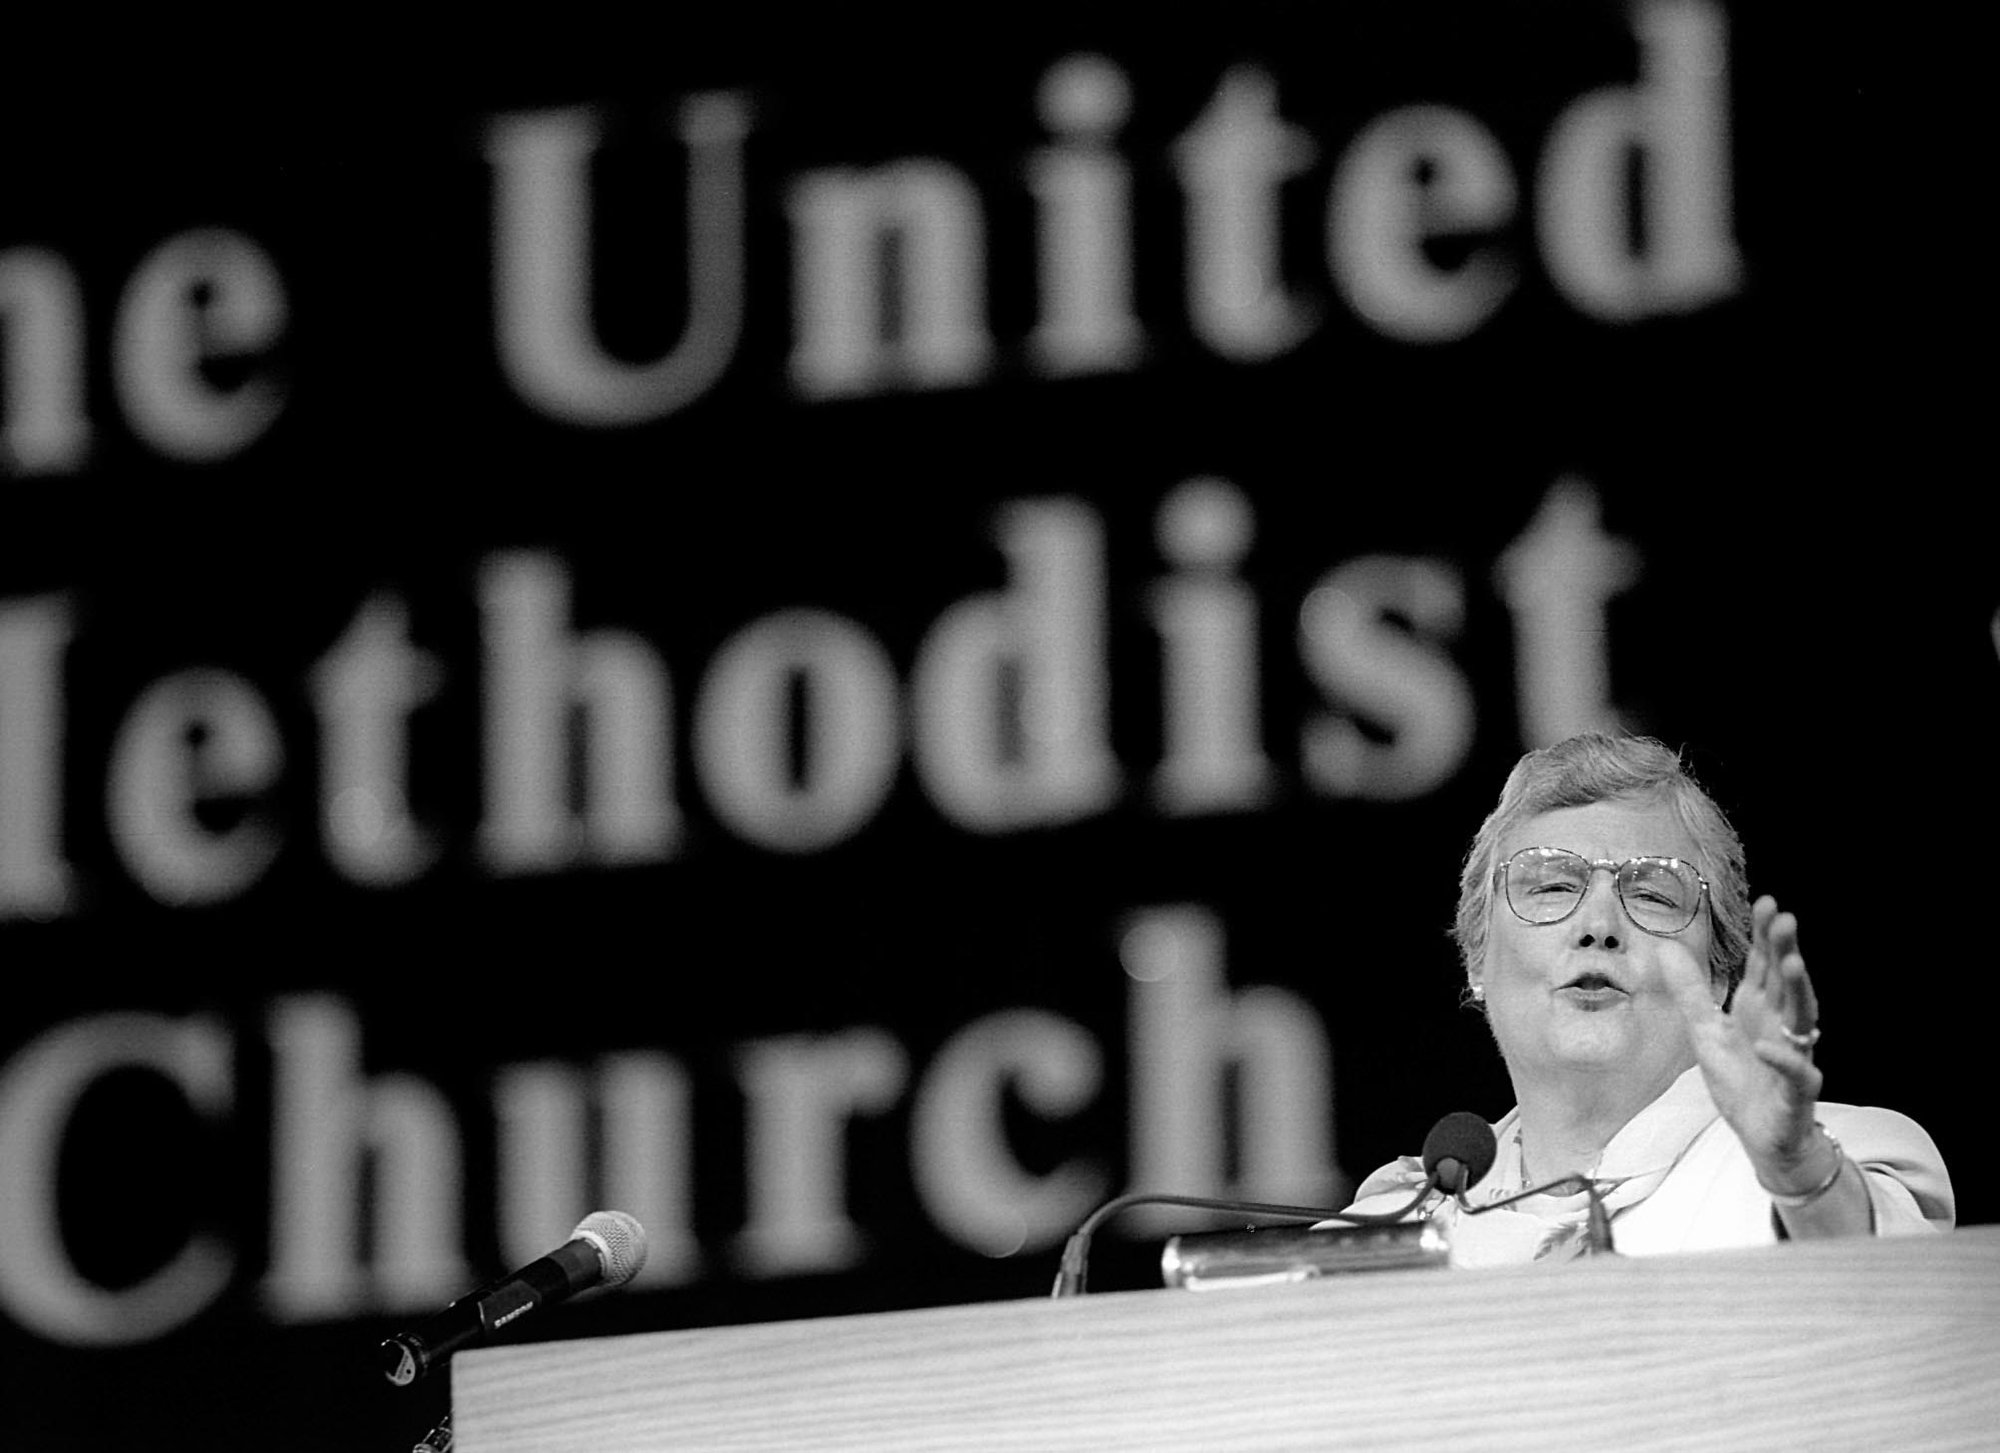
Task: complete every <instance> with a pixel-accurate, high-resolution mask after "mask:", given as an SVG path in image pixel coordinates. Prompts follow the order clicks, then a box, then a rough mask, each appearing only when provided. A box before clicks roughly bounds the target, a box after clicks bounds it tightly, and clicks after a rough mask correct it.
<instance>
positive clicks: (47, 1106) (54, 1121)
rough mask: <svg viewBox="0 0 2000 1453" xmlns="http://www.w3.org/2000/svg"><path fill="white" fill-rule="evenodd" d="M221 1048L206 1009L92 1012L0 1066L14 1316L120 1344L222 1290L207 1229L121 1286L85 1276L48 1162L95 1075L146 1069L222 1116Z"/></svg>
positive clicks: (229, 1091)
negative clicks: (62, 1219) (173, 1013)
mask: <svg viewBox="0 0 2000 1453" xmlns="http://www.w3.org/2000/svg"><path fill="white" fill-rule="evenodd" d="M229 1055H230V1039H229V1035H228V1032H227V1031H226V1030H224V1029H223V1028H222V1027H221V1026H220V1025H218V1024H216V1023H214V1022H213V1021H211V1020H208V1019H205V1018H191V1019H182V1020H174V1019H168V1018H166V1017H164V1016H162V1015H158V1014H144V1013H120V1014H100V1015H96V1016H93V1017H91V1018H89V1019H79V1020H76V1021H74V1022H72V1023H69V1024H64V1025H61V1026H59V1027H57V1028H55V1029H52V1030H50V1031H48V1032H47V1033H46V1034H44V1035H42V1036H41V1037H40V1038H39V1039H36V1040H35V1041H33V1042H32V1043H30V1044H29V1045H28V1046H27V1047H26V1048H24V1049H22V1050H21V1051H20V1052H19V1053H18V1054H16V1055H15V1056H14V1058H13V1059H12V1060H10V1061H9V1062H8V1063H7V1065H6V1068H5V1070H4V1071H0V1166H5V1167H6V1168H7V1170H6V1184H5V1189H4V1192H0V1306H4V1307H5V1308H6V1309H7V1311H8V1313H9V1314H10V1315H11V1316H12V1317H13V1318H14V1319H15V1320H16V1321H18V1322H19V1323H20V1324H21V1325H22V1326H24V1327H26V1328H28V1329H30V1330H31V1331H34V1332H37V1333H39V1334H40V1335H42V1336H44V1337H47V1338H49V1339H50V1340H51V1341H55V1342H66V1343H71V1344H74V1345H78V1346H93V1347H114V1346H129V1345H131V1344H133V1343H137V1342H148V1341H151V1340H152V1339H153V1338H155V1337H161V1336H164V1335H165V1334H167V1333H168V1332H171V1331H173V1330H174V1329H175V1328H176V1327H180V1326H183V1325H185V1324H186V1323H187V1322H188V1321H190V1320H191V1319H192V1318H193V1317H194V1316H195V1315H196V1314H197V1313H199V1312H200V1311H201V1310H202V1309H203V1308H204V1307H207V1306H208V1305H209V1304H210V1303H212V1302H214V1301H215V1299H216V1298H217V1297H219V1296H220V1295H221V1294H222V1292H223V1290H224V1288H225V1287H227V1286H228V1284H229V1279H230V1277H231V1276H232V1275H234V1273H235V1266H236V1258H235V1254H234V1253H233V1252H232V1251H231V1250H230V1249H229V1247H228V1246H227V1245H226V1244H224V1243H223V1242H221V1241H219V1240H217V1239H216V1238H215V1237H213V1236H210V1235H207V1234H205V1233H198V1234H196V1235H194V1236H192V1237H190V1238H189V1239H188V1241H187V1242H186V1244H184V1245H183V1246H182V1247H181V1248H180V1250H179V1252H178V1253H177V1254H176V1255H175V1256H174V1258H173V1259H172V1260H171V1261H169V1262H168V1263H167V1264H166V1265H165V1266H163V1267H161V1268H159V1269H158V1270H157V1271H154V1272H153V1273H151V1274H150V1275H148V1276H146V1277H145V1278H143V1279H142V1280H140V1281H137V1282H135V1283H133V1284H132V1285H130V1286H127V1287H121V1288H119V1289H117V1290H115V1291H114V1290H112V1289H110V1288H107V1287H103V1286H99V1285H97V1284H96V1283H95V1282H92V1281H89V1280H87V1279H86V1278H85V1277H84V1276H83V1275H82V1274H81V1273H79V1272H78V1271H77V1270H76V1267H75V1264H74V1263H73V1262H72V1261H71V1260H70V1254H69V1248H68V1247H67V1245H66V1244H65V1243H64V1240H63V1233H62V1226H61V1224H60V1223H59V1221H58V1219H57V1214H56V1213H57V1197H56V1173H57V1166H58V1163H59V1161H60V1160H61V1158H62V1150H63V1141H64V1138H65V1131H66V1130H67V1128H68V1125H69V1120H70V1115H71V1112H72V1111H73V1110H74V1109H75V1108H76V1103H77V1101H78V1099H79V1098H81V1096H82V1095H83V1092H84V1091H85V1090H86V1089H88V1088H89V1087H90V1086H91V1085H92V1084H93V1083H94V1082H96V1081H97V1080H98V1079H100V1078H102V1077H103V1076H104V1075H106V1074H108V1073H110V1072H112V1071H114V1070H122V1069H143V1070H150V1071H152V1072H153V1073H155V1074H158V1075H161V1076H163V1077H164V1078H166V1079H168V1080H170V1081H172V1082H173V1083H174V1085H175V1086H177V1087H178V1088H179V1089H180V1091H181V1092H182V1093H183V1094H184V1095H186V1096H187V1101H188V1104H189V1106H190V1107H191V1108H192V1109H193V1110H194V1111H195V1113H196V1114H198V1115H202V1116H205V1117H209V1118H220V1117H222V1116H224V1115H227V1114H228V1113H229V1111H230V1108H231V1101H232V1098H233V1088H234V1086H233V1081H232V1077H231V1069H230V1063H229ZM146 1194H147V1195H149V1196H150V1195H154V1194H159V1190H158V1188H149V1189H148V1191H147V1192H146Z"/></svg>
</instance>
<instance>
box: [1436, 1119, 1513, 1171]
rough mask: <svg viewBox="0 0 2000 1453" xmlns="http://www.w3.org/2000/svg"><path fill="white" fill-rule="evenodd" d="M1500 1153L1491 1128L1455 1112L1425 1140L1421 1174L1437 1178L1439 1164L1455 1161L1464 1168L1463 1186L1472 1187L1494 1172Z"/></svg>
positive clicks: (1439, 1124)
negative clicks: (1495, 1159) (1487, 1173)
mask: <svg viewBox="0 0 2000 1453" xmlns="http://www.w3.org/2000/svg"><path fill="white" fill-rule="evenodd" d="M1499 1153H1500V1143H1499V1142H1498V1141H1497V1140H1495V1139H1494V1138H1493V1127H1492V1126H1490V1125H1488V1124H1487V1123H1486V1122H1485V1121H1484V1120H1482V1119H1480V1118H1479V1117H1478V1116H1477V1115H1475V1114H1473V1113H1472V1112H1471V1111H1470V1110H1454V1111H1452V1112H1451V1114H1449V1115H1447V1116H1445V1117H1444V1118H1443V1119H1442V1120H1440V1121H1438V1123H1437V1124H1435V1125H1433V1126H1432V1127H1431V1133H1430V1134H1429V1135H1426V1136H1425V1137H1424V1173H1425V1174H1426V1175H1436V1174H1437V1168H1438V1162H1439V1161H1442V1160H1447V1159H1448V1160H1455V1161H1457V1162H1458V1163H1459V1164H1460V1165H1462V1166H1464V1167H1465V1184H1466V1185H1468V1186H1474V1185H1477V1184H1479V1182H1480V1180H1481V1178H1483V1177H1484V1176H1485V1174H1486V1172H1488V1171H1489V1170H1492V1169H1493V1160H1494V1157H1495V1156H1497V1155H1499Z"/></svg>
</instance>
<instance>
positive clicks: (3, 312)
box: [0, 247, 90, 474]
mask: <svg viewBox="0 0 2000 1453" xmlns="http://www.w3.org/2000/svg"><path fill="white" fill-rule="evenodd" d="M0 342H4V344H5V346H6V354H5V359H4V364H0V472H5V473H8V474H55V473H59V472H61V471H63V470H70V469H75V468H77V467H78V466H79V465H81V464H82V463H83V460H84V456H85V455H86V454H87V453H89V450H90V419H89V416H88V415H87V414H86V413H85V412H84V403H83V377H84V334H83V289H82V288H81V287H79V286H78V285H77V281H76V273H75V272H74V271H73V270H72V269H71V268H70V265H69V264H68V263H67V262H64V261H63V260H62V258H60V257H58V256H57V255H56V254H55V253H53V252H49V251H46V250H45V249H43V248H39V247H15V248H10V249H8V250H7V251H6V252H0Z"/></svg>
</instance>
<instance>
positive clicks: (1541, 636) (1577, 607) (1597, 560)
mask: <svg viewBox="0 0 2000 1453" xmlns="http://www.w3.org/2000/svg"><path fill="white" fill-rule="evenodd" d="M1638 578H1639V552H1638V551H1637V550H1636V549H1634V548H1633V547H1632V546H1631V545H1629V544H1628V543H1626V542H1625V541H1623V540H1620V539H1617V538H1615V537H1614V536H1611V535H1608V534H1606V533H1605V532H1604V530H1603V529H1602V528H1601V527H1600V526H1599V525H1598V520H1597V495H1596V494H1595V493H1594V492H1593V491H1592V490H1591V488H1590V486H1589V485H1587V484H1585V483H1583V482H1582V481H1581V480H1576V479H1565V480H1563V481H1562V482H1561V483H1559V484H1557V485H1556V486H1555V488H1553V489H1551V490H1550V491H1549V493H1548V496H1547V498H1545V499H1544V500H1543V501H1542V507H1541V509H1540V510H1539V511H1537V512H1536V515H1535V519H1534V523H1533V524H1531V525H1529V526H1528V528H1527V530H1525V531H1524V532H1523V533H1522V535H1521V538H1520V539H1518V540H1516V541H1515V542H1514V543H1513V544H1512V545H1509V546H1508V547H1507V550H1506V553H1505V554H1503V555H1502V556H1501V557H1500V563H1499V564H1498V565H1497V566H1496V567H1495V569H1494V572H1493V581H1494V585H1495V587H1496V588H1497V589H1498V590H1499V591H1500V594H1501V595H1502V596H1503V597H1505V599H1506V601H1507V608H1508V609H1509V610H1510V611H1511V612H1512V613H1513V616H1514V655H1515V658H1516V661H1515V672H1516V680H1517V682H1518V691H1519V702H1520V711H1521V740H1522V742H1523V743H1525V744H1526V745H1527V746H1530V747H1548V746H1553V745H1555V743H1557V742H1559V741H1562V740H1563V739H1564V738H1565V737H1569V736H1574V735H1575V734H1576V733H1578V732H1582V731H1614V732H1615V731H1617V730H1619V728H1620V722H1619V719H1618V712H1617V709H1616V708H1615V707H1614V706H1613V705H1612V704H1611V651H1610V644H1609V639H1608V637H1609V632H1608V630H1607V629H1606V625H1605V607H1606V605H1607V604H1608V603H1609V602H1610V600H1611V598H1612V597H1613V596H1614V595H1617V594H1618V593H1619V592H1620V591H1622V590H1625V589H1627V588H1629V587H1630V586H1631V585H1632V584H1634V583H1635V582H1636V581H1637V580H1638Z"/></svg>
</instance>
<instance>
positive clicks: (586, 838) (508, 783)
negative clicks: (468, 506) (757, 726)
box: [479, 553, 680, 873]
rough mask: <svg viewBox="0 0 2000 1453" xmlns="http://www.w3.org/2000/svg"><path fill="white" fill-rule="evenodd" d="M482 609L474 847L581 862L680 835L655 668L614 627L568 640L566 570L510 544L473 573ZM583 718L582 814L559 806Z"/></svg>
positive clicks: (500, 856) (519, 861)
mask: <svg viewBox="0 0 2000 1453" xmlns="http://www.w3.org/2000/svg"><path fill="white" fill-rule="evenodd" d="M479 589H480V605H481V610H482V613H483V615H484V619H485V640H484V649H485V656H486V681H485V696H486V817H485V820H484V821H483V822H482V823H481V824H480V829H479V836H480V845H481V847H482V848H483V849H484V850H485V854H486V858H487V860H488V862H490V863H491V864H492V865H493V867H494V868H495V869H497V870H498V871H500V872H503V873H532V872H548V871H553V870H555V869H559V868H562V867H565V866H568V865H570V864H572V863H574V862H576V861H577V860H579V859H589V860H594V861H597V862H602V863H635V862H651V861H656V860H659V859H662V858H665V857H666V856H668V854H669V853H670V852H671V851H672V850H673V849H674V847H675V846H676V844H677V842H678V839H679V835H680V811H679V809H678V808H677V807H676V806H675V804H674V801H673V799H672V796H671V788H670V785H669V771H670V766H671V763H672V760H673V748H672V739H671V726H670V719H669V716H668V705H669V698H668V689H669V688H668V682H667V673H666V668H665V667H664V666H663V665H662V664H661V662H660V660H659V658H658V656H657V655H656V654H655V653H654V651H653V649H652V647H650V646H649V645H647V644H646V642H645V641H644V640H642V639H640V638H639V637H638V636H635V635H632V634H630V633H628V632H625V631H611V630H599V631H593V632H591V633H589V634H588V635H584V636H572V635H571V633H570V630H569V597H570V578H569V572H568V570H567V569H565V568H564V566H563V565H562V564H561V562H559V561H557V560H555V559H553V558H552V557H549V556H545V555H531V554H525V553H523V554H508V555H501V556H496V557H495V558H493V559H492V560H489V561H488V562H487V564H486V566H485V568H484V569H483V570H482V571H481V572H480V582H479ZM577 714H580V715H581V716H582V718H583V721H582V727H583V730H584V738H583V741H584V745H585V751H584V753H583V756H584V759H585V771H584V785H583V799H584V800H583V811H582V813H581V815H580V816H579V815H578V814H577V813H576V812H575V811H573V810H572V808H571V805H570V760H571V758H570V743H571V736H570V733H571V728H572V721H571V718H572V716H574V715H577Z"/></svg>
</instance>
